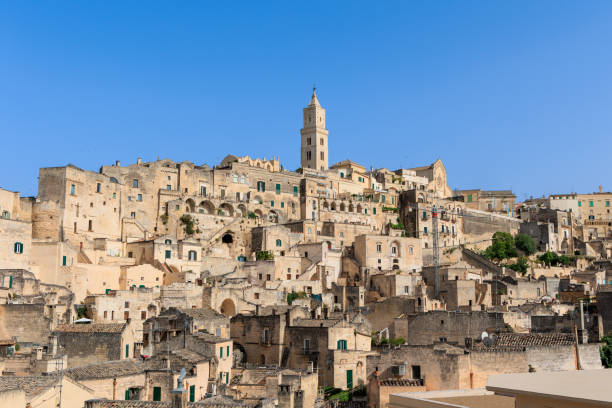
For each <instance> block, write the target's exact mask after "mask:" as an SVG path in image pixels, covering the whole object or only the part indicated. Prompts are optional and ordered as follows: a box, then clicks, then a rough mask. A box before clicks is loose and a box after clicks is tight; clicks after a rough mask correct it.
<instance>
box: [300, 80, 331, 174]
mask: <svg viewBox="0 0 612 408" xmlns="http://www.w3.org/2000/svg"><path fill="white" fill-rule="evenodd" d="M300 133H301V135H302V160H301V163H302V168H303V169H314V170H318V171H327V170H328V169H329V155H328V153H329V149H328V144H327V135H328V131H327V129H325V109H323V107H322V106H321V105H320V104H319V100H318V99H317V93H316V89H315V88H313V89H312V98H311V99H310V103H309V104H308V106H307V107H305V108H304V127H303V128H302V130H300Z"/></svg>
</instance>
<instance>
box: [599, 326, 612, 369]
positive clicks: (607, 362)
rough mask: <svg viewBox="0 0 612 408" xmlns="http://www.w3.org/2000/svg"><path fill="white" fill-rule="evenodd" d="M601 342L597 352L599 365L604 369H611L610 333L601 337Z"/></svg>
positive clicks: (611, 341)
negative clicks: (599, 360) (599, 359)
mask: <svg viewBox="0 0 612 408" xmlns="http://www.w3.org/2000/svg"><path fill="white" fill-rule="evenodd" d="M601 342H602V343H603V344H602V346H601V349H600V350H599V354H600V355H601V364H602V365H603V366H604V367H605V368H612V333H611V334H608V335H607V336H605V337H602V339H601Z"/></svg>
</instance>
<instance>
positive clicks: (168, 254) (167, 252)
mask: <svg viewBox="0 0 612 408" xmlns="http://www.w3.org/2000/svg"><path fill="white" fill-rule="evenodd" d="M171 257H172V251H166V259H170V258H171Z"/></svg>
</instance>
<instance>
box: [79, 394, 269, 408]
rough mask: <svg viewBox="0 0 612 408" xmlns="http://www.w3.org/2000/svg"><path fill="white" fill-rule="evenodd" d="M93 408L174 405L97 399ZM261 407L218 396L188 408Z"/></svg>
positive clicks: (161, 407) (170, 405)
mask: <svg viewBox="0 0 612 408" xmlns="http://www.w3.org/2000/svg"><path fill="white" fill-rule="evenodd" d="M88 402H90V403H92V407H93V408H166V407H172V403H168V402H166V401H123V400H106V399H97V400H89V401H88ZM258 405H260V402H259V401H253V402H246V401H235V400H233V399H231V398H228V397H224V396H221V395H216V396H214V397H210V398H205V399H203V400H201V401H198V402H188V403H187V407H188V408H199V407H208V408H216V407H219V408H227V407H251V408H252V407H256V406H258Z"/></svg>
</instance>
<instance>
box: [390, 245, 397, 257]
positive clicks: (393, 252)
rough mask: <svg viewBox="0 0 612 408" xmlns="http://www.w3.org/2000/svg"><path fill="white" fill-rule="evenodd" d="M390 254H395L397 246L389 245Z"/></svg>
mask: <svg viewBox="0 0 612 408" xmlns="http://www.w3.org/2000/svg"><path fill="white" fill-rule="evenodd" d="M391 254H393V255H396V254H397V247H395V246H392V247H391Z"/></svg>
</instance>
